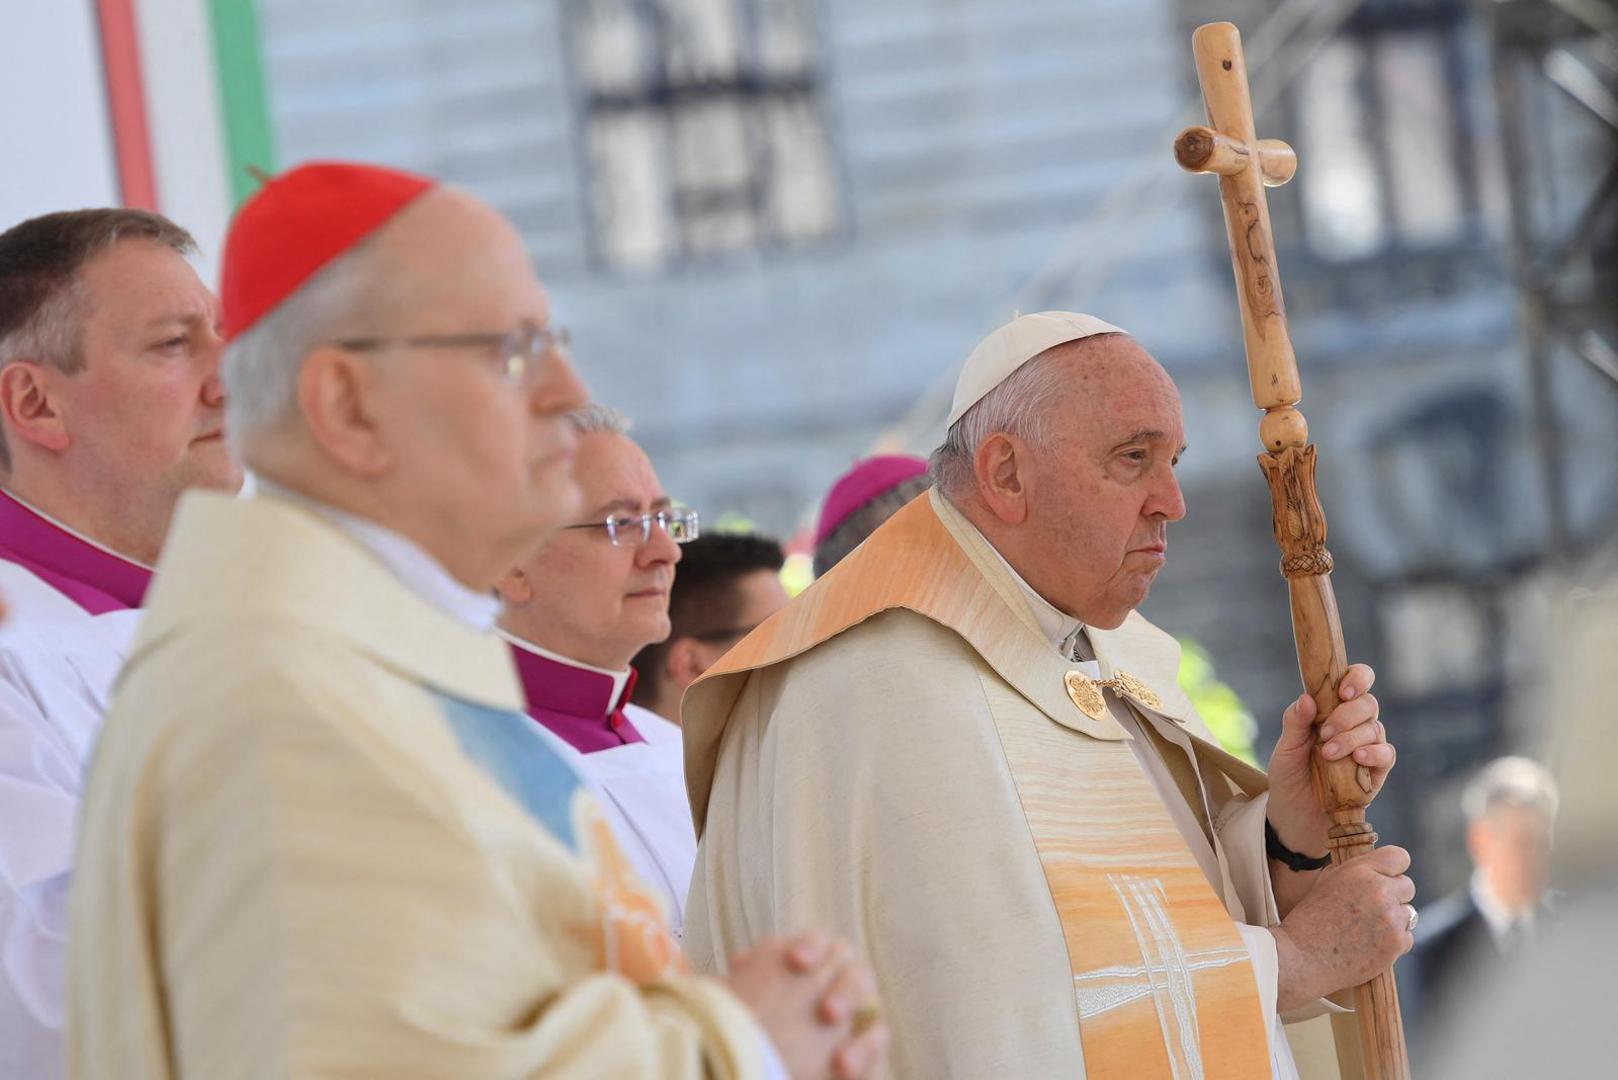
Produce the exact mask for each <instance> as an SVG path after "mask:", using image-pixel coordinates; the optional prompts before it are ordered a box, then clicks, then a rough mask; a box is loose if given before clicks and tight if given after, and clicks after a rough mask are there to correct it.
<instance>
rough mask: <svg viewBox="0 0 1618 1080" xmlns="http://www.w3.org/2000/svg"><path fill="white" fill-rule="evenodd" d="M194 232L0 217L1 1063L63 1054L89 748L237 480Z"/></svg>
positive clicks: (41, 1074)
mask: <svg viewBox="0 0 1618 1080" xmlns="http://www.w3.org/2000/svg"><path fill="white" fill-rule="evenodd" d="M195 251H196V245H195V244H194V243H193V241H192V239H191V236H190V234H189V233H187V232H186V231H185V230H184V229H182V228H181V227H180V226H178V225H176V224H174V223H173V222H171V221H169V220H168V219H167V218H164V217H162V216H160V215H158V214H153V213H149V212H147V211H145V210H125V209H95V210H71V211H64V212H60V213H54V214H46V215H44V216H42V217H36V218H33V219H31V220H29V221H25V222H22V223H21V224H19V225H14V226H13V227H11V228H10V229H8V230H6V231H5V232H4V233H0V592H3V593H4V595H5V597H6V601H7V603H8V604H10V605H11V607H12V615H11V618H10V619H9V620H8V621H7V625H6V627H5V629H4V633H3V634H0V1076H26V1077H29V1078H30V1080H50V1078H52V1077H57V1076H60V1075H61V1073H62V1065H61V1057H62V1047H61V1038H62V1036H61V1028H62V1023H63V1015H64V1011H65V1009H66V986H65V983H66V978H67V970H66V969H67V941H66V938H67V890H68V884H69V881H70V879H71V874H72V869H73V842H74V841H73V837H74V826H75V819H76V818H77V816H78V807H79V796H80V791H81V784H82V779H83V773H84V768H85V765H86V762H87V761H88V758H89V754H90V748H91V746H92V745H93V743H94V741H95V738H96V734H97V732H98V731H99V730H100V727H101V721H102V716H103V714H104V712H105V710H106V704H107V699H108V697H109V696H110V695H111V693H112V685H113V679H114V677H115V676H116V675H117V672H118V668H119V666H120V665H121V664H122V663H123V661H124V658H125V656H126V655H127V653H128V646H129V642H130V640H131V639H132V638H133V636H134V632H135V626H136V624H137V622H138V619H139V613H138V611H137V609H138V608H139V607H140V603H141V599H142V598H143V597H144V596H145V594H146V589H147V586H148V584H149V583H150V581H151V576H152V569H151V568H152V565H153V564H154V563H156V561H157V556H158V551H159V550H160V549H161V548H162V546H163V539H164V537H165V536H166V535H167V533H168V529H169V520H170V518H171V517H172V516H173V513H174V506H175V502H176V501H177V500H178V499H179V496H180V493H181V492H182V491H184V490H186V489H187V488H211V489H215V490H218V491H222V492H233V491H235V490H236V489H237V488H238V487H239V486H240V485H241V480H242V474H241V470H240V469H239V468H238V467H237V465H236V464H235V463H234V462H233V461H232V460H231V458H230V455H229V453H228V452H227V450H226V446H225V440H224V438H223V426H224V405H225V400H224V392H223V390H222V389H221V386H220V381H219V354H220V348H221V343H220V339H219V332H218V328H217V324H218V304H217V301H216V300H215V299H214V296H213V294H212V293H211V292H209V290H208V288H207V286H205V285H204V284H203V283H202V281H201V280H200V279H199V278H198V277H197V273H196V271H195V270H194V269H192V267H191V264H190V262H189V261H187V256H189V255H192V254H194V253H195Z"/></svg>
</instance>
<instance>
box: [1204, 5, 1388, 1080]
mask: <svg viewBox="0 0 1618 1080" xmlns="http://www.w3.org/2000/svg"><path fill="white" fill-rule="evenodd" d="M1192 51H1193V53H1194V55H1195V57H1196V63H1197V80H1198V82H1200V83H1201V84H1202V98H1203V102H1204V103H1205V104H1206V105H1207V107H1208V123H1209V126H1208V127H1191V128H1187V129H1186V130H1185V131H1183V132H1181V133H1180V135H1179V137H1178V138H1176V139H1175V141H1174V155H1175V158H1176V160H1178V161H1179V163H1180V165H1181V166H1182V167H1183V168H1185V169H1187V170H1189V171H1191V172H1204V173H1213V174H1215V175H1217V176H1218V177H1219V194H1220V198H1221V199H1222V201H1223V202H1224V207H1225V227H1226V230H1227V232H1228V233H1229V236H1230V253H1231V265H1232V268H1233V269H1234V270H1235V274H1236V296H1237V299H1238V300H1239V301H1240V304H1241V316H1242V335H1243V337H1244V339H1245V342H1246V346H1247V371H1248V375H1249V377H1250V378H1251V380H1252V384H1253V403H1254V404H1255V405H1257V406H1258V407H1259V408H1260V409H1263V410H1264V418H1263V419H1262V420H1260V421H1259V429H1258V430H1259V438H1260V440H1261V441H1262V442H1263V444H1264V447H1265V452H1264V453H1262V454H1260V455H1259V458H1258V463H1259V465H1260V467H1261V468H1262V469H1263V470H1264V475H1265V477H1266V478H1267V479H1268V481H1269V485H1270V500H1271V503H1272V506H1273V511H1274V519H1273V524H1274V527H1275V539H1276V542H1277V543H1279V544H1280V546H1281V555H1282V558H1281V573H1282V574H1284V575H1285V576H1286V579H1287V589H1288V591H1289V593H1290V594H1291V599H1292V633H1293V637H1294V639H1295V640H1296V642H1297V647H1298V668H1299V671H1300V672H1301V673H1302V675H1303V683H1304V687H1305V689H1307V690H1308V692H1309V693H1310V694H1311V695H1312V696H1313V697H1314V699H1315V705H1316V706H1317V707H1318V713H1317V719H1316V721H1315V722H1316V724H1317V725H1318V724H1320V723H1323V722H1324V721H1325V720H1326V718H1327V717H1328V716H1330V715H1331V711H1332V709H1333V708H1335V707H1336V705H1337V683H1338V681H1339V680H1341V679H1342V677H1343V673H1344V672H1345V671H1346V670H1347V669H1348V659H1347V653H1346V650H1345V649H1344V647H1343V629H1342V625H1341V623H1340V621H1339V619H1338V615H1337V598H1336V596H1335V595H1334V594H1333V592H1332V586H1331V577H1330V574H1331V567H1332V561H1331V553H1330V552H1328V551H1327V550H1326V517H1325V515H1324V514H1323V513H1322V512H1321V509H1320V500H1319V498H1318V497H1317V496H1316V494H1315V447H1314V446H1313V444H1311V443H1310V442H1309V425H1308V423H1307V422H1306V421H1305V420H1304V417H1303V414H1302V413H1301V412H1299V411H1298V410H1297V409H1296V408H1295V406H1296V405H1297V404H1298V402H1299V400H1300V399H1302V397H1303V388H1302V386H1301V384H1300V382H1299V379H1298V361H1297V357H1296V356H1294V355H1293V352H1292V341H1291V338H1290V337H1289V336H1288V334H1287V320H1286V308H1285V305H1284V304H1283V303H1282V300H1281V277H1280V271H1279V270H1278V269H1277V267H1276V262H1275V242H1274V238H1273V237H1272V235H1271V232H1270V211H1269V207H1268V205H1267V204H1266V203H1265V199H1264V188H1265V187H1266V186H1268V187H1274V186H1277V185H1279V184H1284V183H1286V182H1287V181H1288V180H1290V179H1292V174H1293V173H1294V172H1295V171H1296V169H1297V157H1296V155H1295V154H1293V152H1292V148H1291V147H1289V146H1287V145H1286V144H1285V143H1283V142H1280V141H1278V140H1275V139H1265V140H1263V141H1260V140H1259V139H1258V137H1257V134H1256V133H1255V131H1254V125H1253V105H1252V101H1251V99H1250V98H1249V97H1248V89H1247V65H1246V62H1245V61H1244V59H1243V57H1242V42H1241V35H1240V34H1239V33H1238V32H1237V30H1236V27H1235V26H1233V25H1231V24H1230V23H1209V24H1207V25H1205V26H1202V27H1199V28H1198V30H1197V32H1196V33H1195V34H1194V35H1193V36H1192ZM1255 159H1256V162H1257V168H1255V167H1254V162H1255ZM1312 772H1313V778H1314V786H1315V794H1316V796H1317V797H1318V798H1319V799H1320V805H1321V807H1322V808H1324V809H1325V811H1326V813H1327V814H1328V815H1329V816H1330V817H1331V819H1332V822H1333V825H1332V829H1331V839H1330V845H1331V853H1332V859H1333V861H1334V862H1337V863H1342V862H1346V861H1347V860H1349V859H1352V858H1356V857H1357V856H1360V855H1364V854H1366V853H1367V852H1369V851H1370V850H1371V849H1372V847H1374V846H1375V844H1376V833H1375V832H1373V831H1372V830H1371V826H1370V824H1369V823H1367V822H1366V820H1365V808H1366V806H1367V805H1368V804H1369V803H1370V801H1371V797H1372V789H1371V780H1370V775H1369V772H1368V770H1367V769H1366V768H1365V767H1364V766H1362V765H1356V764H1355V763H1354V761H1353V760H1352V759H1351V758H1343V759H1342V760H1339V761H1332V762H1328V761H1326V760H1325V759H1324V758H1323V757H1321V755H1320V748H1319V747H1318V746H1317V747H1316V749H1315V754H1314V757H1313V759H1312ZM1355 1005H1356V1010H1355V1011H1356V1016H1357V1019H1358V1022H1359V1040H1358V1051H1359V1054H1358V1057H1359V1058H1360V1068H1361V1071H1362V1074H1363V1075H1364V1076H1365V1077H1366V1078H1367V1080H1409V1076H1410V1065H1409V1062H1408V1059H1407V1056H1406V1053H1405V1040H1404V1027H1403V1024H1402V1022H1401V1020H1400V1016H1399V998H1398V993H1397V991H1396V990H1395V989H1394V982H1393V972H1392V971H1384V972H1382V973H1381V974H1379V975H1378V976H1377V977H1376V978H1374V979H1373V980H1371V981H1370V982H1368V983H1366V984H1365V985H1364V986H1361V987H1358V988H1357V989H1356V990H1355ZM1339 1043H1340V1049H1344V1050H1352V1049H1353V1046H1352V1044H1350V1045H1349V1046H1342V1045H1341V1043H1342V1040H1341V1039H1339Z"/></svg>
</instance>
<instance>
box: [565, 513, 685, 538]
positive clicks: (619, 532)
mask: <svg viewBox="0 0 1618 1080" xmlns="http://www.w3.org/2000/svg"><path fill="white" fill-rule="evenodd" d="M653 522H656V523H657V526H658V528H660V529H662V530H663V531H664V532H666V533H668V534H669V539H670V540H673V541H674V542H675V543H676V544H689V543H690V542H691V541H693V540H695V539H696V538H697V537H698V536H699V535H700V534H701V532H702V529H701V523H700V519H699V518H698V516H697V512H696V511H695V510H692V509H690V508H689V507H683V506H682V507H677V508H675V509H672V510H654V511H652V512H651V513H649V514H608V515H607V517H606V520H604V521H586V522H583V523H582V524H579V525H564V526H563V528H566V529H606V530H607V540H608V541H610V542H611V544H612V546H613V547H640V546H641V545H642V544H645V543H647V542H648V541H650V540H651V538H652V523H653Z"/></svg>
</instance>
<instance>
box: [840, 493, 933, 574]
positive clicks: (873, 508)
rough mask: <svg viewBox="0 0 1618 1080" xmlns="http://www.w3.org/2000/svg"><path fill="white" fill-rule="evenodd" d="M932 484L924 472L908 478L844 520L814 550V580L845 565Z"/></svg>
mask: <svg viewBox="0 0 1618 1080" xmlns="http://www.w3.org/2000/svg"><path fill="white" fill-rule="evenodd" d="M932 482H933V481H932V477H931V476H930V475H927V474H925V473H924V474H921V475H918V476H912V477H908V478H906V479H904V480H901V481H899V482H898V483H897V484H895V485H893V486H892V487H891V488H889V489H888V490H887V491H884V492H883V493H882V494H880V495H878V496H877V497H876V498H874V499H872V500H871V501H870V502H868V503H866V504H865V505H864V506H862V507H860V508H859V509H858V510H856V511H854V512H853V513H852V514H850V515H848V517H846V518H844V519H843V521H842V523H841V524H840V525H838V526H837V528H835V529H833V530H832V531H831V532H830V533H828V534H827V536H826V539H824V540H822V541H821V542H820V543H819V545H818V546H816V548H815V577H820V576H821V575H822V574H824V573H825V572H826V571H827V570H830V569H831V568H832V567H834V566H836V565H837V564H838V563H840V562H842V561H843V558H844V556H846V555H847V554H848V553H849V552H851V551H853V550H854V549H855V548H857V547H859V546H860V545H861V544H863V543H865V540H866V537H868V536H870V535H871V534H872V533H874V532H876V530H877V528H878V527H879V526H880V525H881V524H882V523H883V522H884V521H887V520H888V519H889V518H890V517H892V516H893V515H894V514H897V513H898V512H899V511H900V510H903V509H904V508H905V506H906V504H908V503H909V502H910V500H911V499H914V498H915V497H916V496H917V495H920V494H921V493H922V492H923V491H926V490H927V489H928V488H929V487H931V486H932Z"/></svg>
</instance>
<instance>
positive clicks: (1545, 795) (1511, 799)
mask: <svg viewBox="0 0 1618 1080" xmlns="http://www.w3.org/2000/svg"><path fill="white" fill-rule="evenodd" d="M1558 801H1559V799H1558V796H1557V792H1556V781H1555V780H1554V779H1553V778H1552V777H1551V774H1550V770H1548V769H1546V768H1545V766H1543V765H1541V764H1540V763H1539V762H1537V761H1533V760H1531V759H1529V758H1525V757H1503V758H1496V759H1495V760H1494V761H1491V762H1489V764H1487V765H1485V766H1484V767H1483V769H1482V771H1480V772H1479V773H1478V774H1477V775H1476V776H1474V777H1473V778H1472V780H1471V782H1470V783H1468V784H1467V785H1466V790H1465V791H1463V792H1462V793H1461V809H1462V810H1464V811H1465V812H1466V820H1468V821H1478V820H1480V819H1482V818H1484V817H1486V816H1487V815H1488V814H1490V813H1491V812H1493V811H1494V810H1495V809H1496V808H1498V807H1502V806H1527V807H1533V808H1536V809H1539V810H1542V811H1544V812H1545V816H1546V817H1548V818H1554V817H1555V816H1556V807H1557V803H1558Z"/></svg>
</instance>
